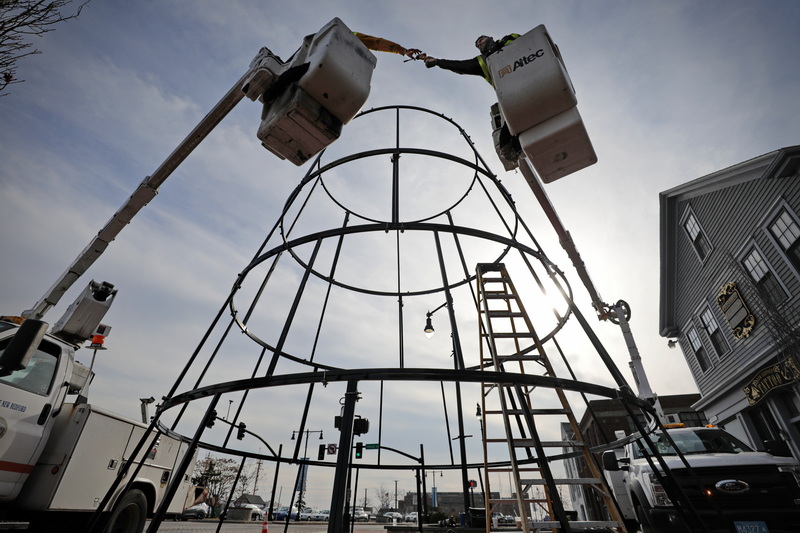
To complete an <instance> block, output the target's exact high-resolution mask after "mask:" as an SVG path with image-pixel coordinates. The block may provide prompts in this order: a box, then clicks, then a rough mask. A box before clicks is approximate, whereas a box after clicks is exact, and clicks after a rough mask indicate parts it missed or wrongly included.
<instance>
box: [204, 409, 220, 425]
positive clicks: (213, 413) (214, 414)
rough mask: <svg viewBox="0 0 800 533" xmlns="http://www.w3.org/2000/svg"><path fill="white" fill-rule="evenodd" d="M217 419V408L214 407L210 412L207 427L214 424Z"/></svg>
mask: <svg viewBox="0 0 800 533" xmlns="http://www.w3.org/2000/svg"><path fill="white" fill-rule="evenodd" d="M216 420H217V410H216V409H214V410H212V411H211V412H210V413H209V414H208V419H207V420H206V427H207V428H210V427H213V426H214V422H215V421H216Z"/></svg>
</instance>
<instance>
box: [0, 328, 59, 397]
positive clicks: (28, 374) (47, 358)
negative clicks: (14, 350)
mask: <svg viewBox="0 0 800 533" xmlns="http://www.w3.org/2000/svg"><path fill="white" fill-rule="evenodd" d="M10 341H11V337H9V338H8V339H3V341H2V342H1V343H0V353H2V352H3V351H4V350H5V349H6V347H7V346H8V343H9V342H10ZM59 353H61V352H60V349H59V348H58V347H57V346H56V345H55V344H51V343H49V342H47V341H42V343H41V344H40V345H39V349H38V350H36V352H34V354H33V355H32V356H31V359H30V361H28V365H27V366H26V367H25V368H23V369H21V370H15V371H14V372H11V373H10V374H9V375H7V376H2V377H0V382H3V383H8V384H9V385H11V386H12V387H17V388H19V389H22V390H25V391H28V392H32V393H34V394H38V395H39V396H47V394H48V393H49V392H50V387H51V385H52V384H53V375H54V374H55V371H56V363H57V362H58V355H59Z"/></svg>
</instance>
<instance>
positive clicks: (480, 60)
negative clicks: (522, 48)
mask: <svg viewBox="0 0 800 533" xmlns="http://www.w3.org/2000/svg"><path fill="white" fill-rule="evenodd" d="M518 37H519V33H512V34H509V35H506V36H505V37H503V38H502V39H500V40H499V41H498V42H499V43H500V48H498V49H497V50H502V49H503V47H504V46H506V45H507V44H509V43H511V42H512V41H513V40H514V39H516V38H518ZM497 50H495V52H496V51H497ZM492 53H494V52H492ZM477 59H478V63H480V65H481V71H482V72H483V79H485V80H486V81H488V82H489V84H491V86H492V87H494V81H492V73H491V72H489V65H487V64H486V57H485V56H484V55H483V54H481V55H479V56H478V58H477Z"/></svg>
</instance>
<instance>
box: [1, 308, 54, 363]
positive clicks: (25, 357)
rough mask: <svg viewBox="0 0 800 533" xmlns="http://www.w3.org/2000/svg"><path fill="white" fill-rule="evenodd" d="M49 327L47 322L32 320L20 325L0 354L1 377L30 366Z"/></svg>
mask: <svg viewBox="0 0 800 533" xmlns="http://www.w3.org/2000/svg"><path fill="white" fill-rule="evenodd" d="M48 326H49V324H48V323H47V322H43V321H41V320H34V319H31V318H29V319H27V320H26V321H25V322H23V323H22V325H20V327H19V329H17V332H16V333H15V334H14V336H13V337H12V338H11V340H10V341H9V343H8V346H6V349H5V350H3V353H2V354H0V376H8V375H9V374H11V373H12V372H14V371H16V370H22V369H23V368H25V367H27V366H28V363H29V362H30V360H31V357H33V354H34V353H36V349H37V348H38V347H39V343H40V342H42V338H44V334H45V333H46V332H47V328H48Z"/></svg>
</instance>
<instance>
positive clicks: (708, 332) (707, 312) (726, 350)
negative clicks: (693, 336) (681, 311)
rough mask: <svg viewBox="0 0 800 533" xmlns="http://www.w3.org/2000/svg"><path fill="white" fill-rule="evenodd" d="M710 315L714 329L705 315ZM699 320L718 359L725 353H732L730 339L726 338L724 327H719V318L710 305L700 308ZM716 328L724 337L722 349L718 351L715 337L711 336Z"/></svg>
mask: <svg viewBox="0 0 800 533" xmlns="http://www.w3.org/2000/svg"><path fill="white" fill-rule="evenodd" d="M706 316H707V317H709V318H710V319H711V324H710V325H711V326H713V330H711V329H709V324H706V320H705V319H704V318H703V317H706ZM697 321H698V322H699V323H700V324H701V327H702V329H703V331H704V332H705V334H706V337H708V343H709V344H710V345H711V346H712V347H713V348H714V353H716V354H717V359H720V360H721V359H722V358H723V357H724V356H725V355H727V354H728V353H730V351H731V346H730V344H729V343H728V339H726V338H725V334H724V333H723V331H724V330H723V329H722V328H721V327H719V320H717V317H716V316H715V315H714V312H713V311H712V310H711V307H710V306H708V305H705V306H703V307H702V308H700V310H699V312H698V313H697ZM714 330H716V331H718V332H719V334H720V336H721V337H722V346H720V351H717V346H716V345H715V344H714V339H713V337H712V336H711V334H712V333H714Z"/></svg>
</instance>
